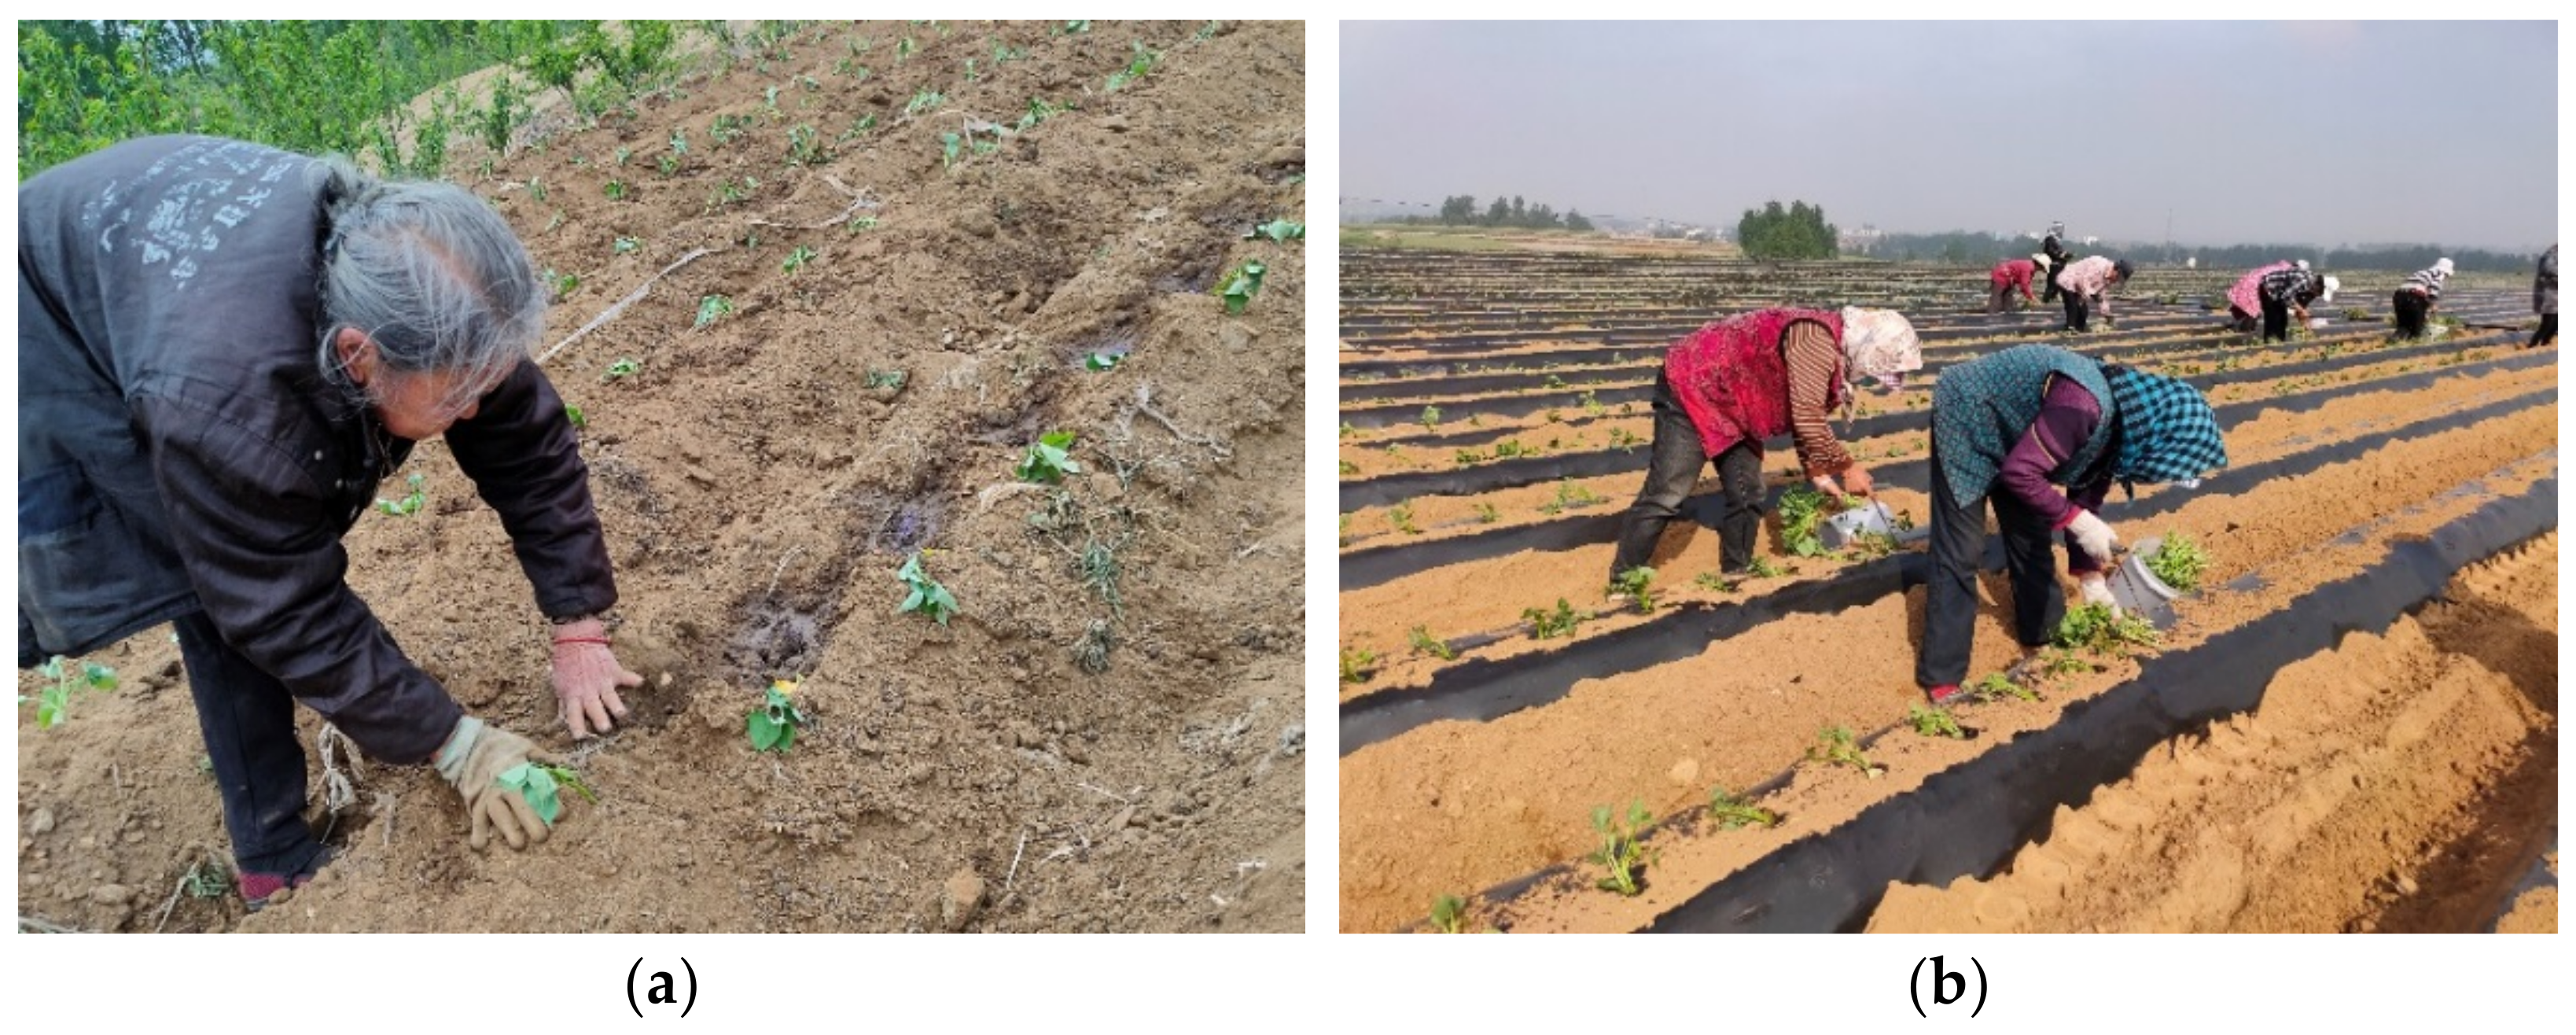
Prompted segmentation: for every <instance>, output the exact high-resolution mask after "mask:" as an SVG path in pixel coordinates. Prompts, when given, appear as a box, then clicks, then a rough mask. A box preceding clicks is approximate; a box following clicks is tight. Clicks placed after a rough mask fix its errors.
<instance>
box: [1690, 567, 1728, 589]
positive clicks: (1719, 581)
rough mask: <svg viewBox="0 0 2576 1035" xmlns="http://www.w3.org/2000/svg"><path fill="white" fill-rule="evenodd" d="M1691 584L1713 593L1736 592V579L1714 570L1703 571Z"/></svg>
mask: <svg viewBox="0 0 2576 1035" xmlns="http://www.w3.org/2000/svg"><path fill="white" fill-rule="evenodd" d="M1691 585H1694V586H1698V587H1699V588H1701V589H1705V590H1707V591H1709V592H1711V593H1733V592H1735V580H1733V579H1729V578H1726V577H1724V576H1721V575H1719V574H1718V573H1716V572H1713V571H1703V572H1701V573H1699V576H1698V577H1697V578H1694V579H1692V580H1691Z"/></svg>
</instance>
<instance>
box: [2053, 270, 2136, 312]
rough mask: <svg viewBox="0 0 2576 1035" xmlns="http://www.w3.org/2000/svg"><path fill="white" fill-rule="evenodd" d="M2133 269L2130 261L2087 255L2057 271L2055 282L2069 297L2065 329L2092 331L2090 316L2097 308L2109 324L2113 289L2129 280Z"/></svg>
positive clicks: (2066, 296) (2067, 298) (2067, 299)
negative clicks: (2115, 260)
mask: <svg viewBox="0 0 2576 1035" xmlns="http://www.w3.org/2000/svg"><path fill="white" fill-rule="evenodd" d="M2130 272H2131V267H2130V266H2129V260H2127V259H2121V260H2119V261H2117V262H2114V261H2112V260H2111V259H2110V258H2108V257H2106V256H2101V255H2088V256H2085V257H2083V258H2081V259H2077V260H2075V261H2074V262H2072V263H2069V264H2067V267H2066V268H2065V269H2063V270H2060V271H2058V274H2057V278H2056V284H2057V287H2058V290H2059V291H2061V292H2063V293H2064V295H2065V299H2066V329H2067V330H2070V331H2086V330H2091V329H2092V327H2091V323H2090V319H2089V318H2090V317H2091V315H2092V314H2093V312H2094V311H2096V310H2099V311H2100V312H2101V313H2102V325H2103V326H2105V327H2108V326H2110V324H2111V288H2112V287H2113V286H2115V285H2119V284H2123V283H2127V282H2128V279H2129V274H2130Z"/></svg>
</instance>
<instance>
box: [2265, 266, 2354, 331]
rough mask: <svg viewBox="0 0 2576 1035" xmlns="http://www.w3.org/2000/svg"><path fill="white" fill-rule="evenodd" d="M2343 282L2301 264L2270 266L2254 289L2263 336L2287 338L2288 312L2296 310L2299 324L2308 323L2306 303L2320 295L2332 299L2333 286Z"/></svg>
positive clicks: (2337, 286) (2325, 298)
mask: <svg viewBox="0 0 2576 1035" xmlns="http://www.w3.org/2000/svg"><path fill="white" fill-rule="evenodd" d="M2342 286H2343V285H2341V284H2338V283H2336V282H2335V278H2333V277H2321V276H2318V275H2317V274H2316V273H2315V272H2313V271H2311V270H2309V269H2308V268H2307V267H2305V266H2300V267H2295V268H2292V269H2285V270H2273V271H2272V272H2270V273H2266V274H2264V275H2263V284H2262V286H2261V287H2260V288H2259V289H2258V290H2257V294H2258V296H2259V297H2260V298H2261V305H2262V307H2263V340H2264V341H2288V340H2290V314H2291V312H2292V311H2293V310H2295V311H2297V313H2298V320H2299V325H2300V326H2302V327H2304V326H2307V323H2308V303H2310V302H2314V301H2316V300H2318V299H2320V298H2323V299H2324V300H2326V301H2328V302H2332V301H2334V293H2335V289H2336V288H2339V287H2342Z"/></svg>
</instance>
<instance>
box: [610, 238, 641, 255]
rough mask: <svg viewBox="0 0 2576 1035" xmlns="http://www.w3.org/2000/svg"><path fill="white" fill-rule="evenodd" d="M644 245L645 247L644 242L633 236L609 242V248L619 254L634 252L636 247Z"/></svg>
mask: <svg viewBox="0 0 2576 1035" xmlns="http://www.w3.org/2000/svg"><path fill="white" fill-rule="evenodd" d="M642 247H644V242H642V241H638V240H636V239H634V238H632V237H620V238H618V239H617V240H614V241H611V242H609V244H608V250H609V251H612V252H615V253H617V254H619V255H628V254H632V253H633V252H634V251H635V250H636V249H638V248H642Z"/></svg>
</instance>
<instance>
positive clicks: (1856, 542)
mask: <svg viewBox="0 0 2576 1035" xmlns="http://www.w3.org/2000/svg"><path fill="white" fill-rule="evenodd" d="M1895 552H1896V537H1895V536H1894V535H1891V534H1889V533H1886V532H1863V533H1861V534H1859V535H1856V536H1853V537H1852V545H1851V549H1848V550H1845V551H1843V554H1844V556H1845V557H1846V558H1848V559H1851V560H1869V559H1871V558H1875V557H1885V556H1887V555H1889V554H1892V553H1895Z"/></svg>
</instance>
